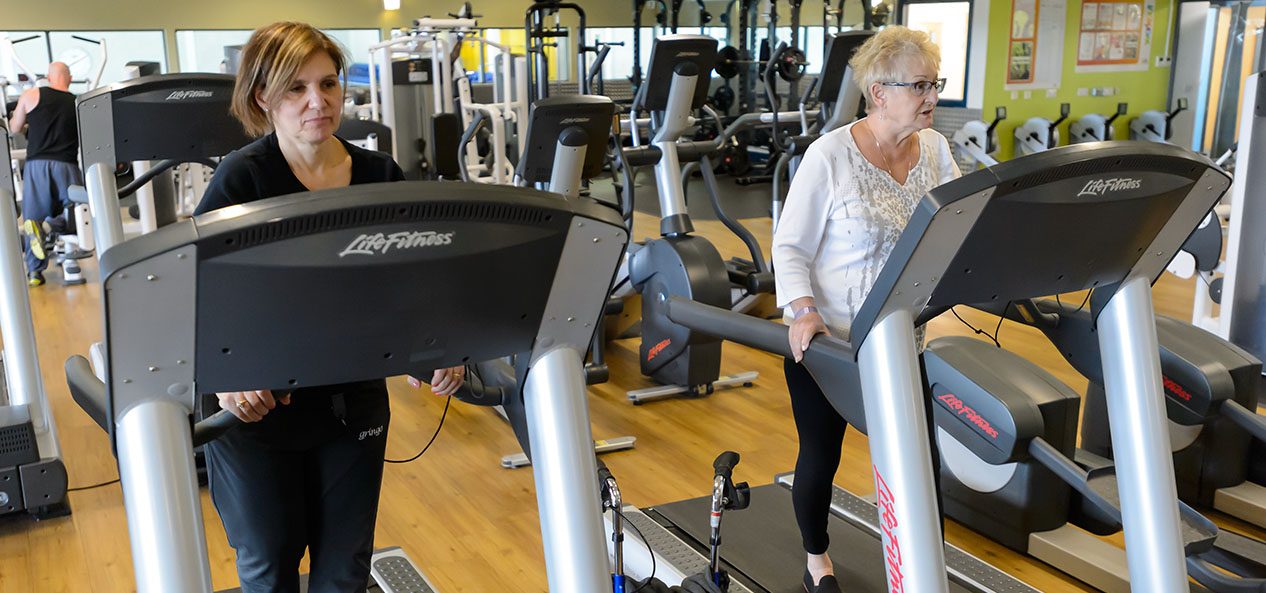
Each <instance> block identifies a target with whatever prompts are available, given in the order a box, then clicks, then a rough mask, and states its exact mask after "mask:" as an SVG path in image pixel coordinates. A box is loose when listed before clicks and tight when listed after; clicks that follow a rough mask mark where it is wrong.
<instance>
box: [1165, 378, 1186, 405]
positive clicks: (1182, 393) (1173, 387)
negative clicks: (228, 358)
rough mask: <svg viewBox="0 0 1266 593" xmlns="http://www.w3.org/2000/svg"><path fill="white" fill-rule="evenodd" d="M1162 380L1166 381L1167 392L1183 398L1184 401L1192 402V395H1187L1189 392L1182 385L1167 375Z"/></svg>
mask: <svg viewBox="0 0 1266 593" xmlns="http://www.w3.org/2000/svg"><path fill="white" fill-rule="evenodd" d="M1161 378H1162V379H1164V380H1165V391H1168V392H1170V393H1172V394H1174V395H1177V396H1178V397H1181V398H1182V399H1183V401H1191V394H1190V393H1187V390H1186V389H1183V388H1182V385H1179V384H1178V383H1177V382H1176V381H1174V380H1173V379H1170V378H1169V377H1166V376H1165V375H1161Z"/></svg>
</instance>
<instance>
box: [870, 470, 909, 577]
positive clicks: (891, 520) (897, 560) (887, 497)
mask: <svg viewBox="0 0 1266 593" xmlns="http://www.w3.org/2000/svg"><path fill="white" fill-rule="evenodd" d="M871 469H872V471H874V472H875V493H876V496H877V500H876V502H877V503H878V505H879V527H880V528H881V529H882V530H883V532H884V539H885V540H887V542H888V544H887V545H885V546H884V564H885V565H886V566H887V568H888V590H889V591H890V592H891V593H904V591H905V582H904V581H905V575H903V574H902V573H901V544H900V542H898V541H897V534H896V532H895V531H893V530H894V529H896V528H897V509H896V502H897V501H896V499H895V498H893V496H892V490H890V489H889V488H888V483H887V482H885V481H884V477H883V475H882V474H880V473H879V468H878V467H876V466H874V465H872V466H871Z"/></svg>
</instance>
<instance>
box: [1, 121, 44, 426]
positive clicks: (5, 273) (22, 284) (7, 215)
mask: <svg viewBox="0 0 1266 593" xmlns="http://www.w3.org/2000/svg"><path fill="white" fill-rule="evenodd" d="M6 141H7V139H6V138H4V137H3V135H2V134H0V142H6ZM3 152H5V154H7V153H8V151H7V150H6V151H3ZM0 166H3V167H8V166H9V163H8V161H7V160H6V161H5V162H3V163H0ZM22 240H23V238H22V237H20V236H19V235H18V214H17V208H16V205H15V204H14V199H13V193H12V192H11V191H9V189H8V188H6V187H0V245H3V246H4V247H5V249H3V250H0V251H2V252H3V253H0V337H3V338H4V369H5V383H6V386H7V388H8V390H9V405H12V406H18V405H22V404H26V405H27V406H28V407H27V409H28V410H29V411H30V413H31V423H32V424H33V425H34V427H35V431H36V432H44V431H47V430H49V429H50V427H51V426H52V423H51V422H49V420H48V417H47V414H48V410H47V409H46V408H45V406H46V405H47V404H46V398H45V397H44V379H43V377H42V376H41V375H40V359H39V356H38V354H37V352H36V349H35V323H34V322H33V321H31V295H30V294H28V293H27V288H26V266H25V264H24V263H23V261H22V250H20V249H18V248H17V246H18V245H21V244H22Z"/></svg>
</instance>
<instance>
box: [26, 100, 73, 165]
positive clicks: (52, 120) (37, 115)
mask: <svg viewBox="0 0 1266 593" xmlns="http://www.w3.org/2000/svg"><path fill="white" fill-rule="evenodd" d="M39 92H40V101H39V103H36V104H35V109H32V110H30V111H28V112H27V114H26V123H27V126H28V127H27V130H26V160H28V161H35V160H49V161H61V162H63V163H71V164H75V163H78V162H79V127H78V126H77V125H76V124H75V96H74V95H72V94H70V93H68V92H66V91H59V90H57V89H54V88H50V87H40V89H39Z"/></svg>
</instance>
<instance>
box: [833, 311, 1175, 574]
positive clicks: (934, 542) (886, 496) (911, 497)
mask: <svg viewBox="0 0 1266 593" xmlns="http://www.w3.org/2000/svg"><path fill="white" fill-rule="evenodd" d="M857 361H858V367H859V370H860V371H861V381H862V397H863V399H864V402H865V403H864V405H865V409H866V425H867V426H874V427H878V428H877V429H876V430H872V431H870V432H869V434H868V435H867V437H868V438H869V441H870V459H871V463H872V464H873V470H874V476H875V492H876V495H877V497H878V505H879V516H880V526H881V530H880V531H881V536H882V537H883V545H884V560H885V563H886V564H887V567H886V568H887V571H886V572H887V577H888V590H889V591H892V592H894V593H895V592H897V591H919V592H920V593H934V592H936V591H940V592H941V593H947V592H948V590H949V585H948V582H947V580H946V576H945V549H944V545H943V544H942V541H943V539H944V538H943V537H942V534H941V521H940V517H939V516H938V515H937V503H936V482H935V480H933V478H932V457H931V454H930V451H931V442H930V441H929V440H928V427H927V413H926V411H925V409H924V403H923V384H922V381H921V379H920V377H922V374H921V373H920V372H919V361H918V357H917V346H916V344H915V340H914V316H913V314H912V313H911V312H910V311H909V310H907V309H897V310H894V311H893V312H891V313H889V314H888V315H887V316H885V317H883V318H882V319H880V320H879V322H878V323H876V324H875V326H874V328H872V329H871V331H870V333H869V334H867V336H866V340H865V342H863V343H862V346H861V350H860V352H859V353H858V359H857ZM1158 376H1159V375H1158ZM1171 484H1172V482H1171ZM897 494H900V496H897ZM1179 565H1180V566H1181V563H1179Z"/></svg>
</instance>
